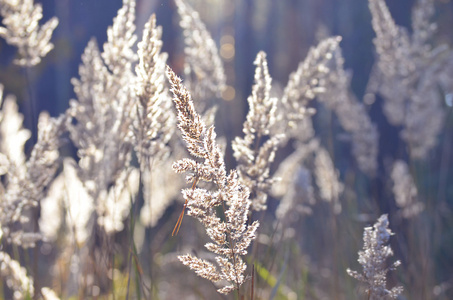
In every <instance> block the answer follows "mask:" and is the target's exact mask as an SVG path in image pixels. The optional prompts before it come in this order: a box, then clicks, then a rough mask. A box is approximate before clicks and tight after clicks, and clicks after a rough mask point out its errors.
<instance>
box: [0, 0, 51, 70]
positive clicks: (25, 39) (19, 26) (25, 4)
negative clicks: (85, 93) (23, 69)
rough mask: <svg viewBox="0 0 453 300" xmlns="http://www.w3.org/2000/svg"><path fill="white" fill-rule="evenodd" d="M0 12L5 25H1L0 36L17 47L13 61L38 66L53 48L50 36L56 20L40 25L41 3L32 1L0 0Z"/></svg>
mask: <svg viewBox="0 0 453 300" xmlns="http://www.w3.org/2000/svg"><path fill="white" fill-rule="evenodd" d="M0 15H1V16H2V18H3V20H2V23H3V25H4V26H5V27H1V26H0V37H2V38H4V39H5V40H6V42H7V43H8V44H10V45H12V46H15V47H17V49H18V52H19V58H18V59H16V60H15V61H14V62H15V63H16V64H18V65H21V66H34V65H37V64H38V63H39V62H40V61H41V58H43V57H44V56H46V55H47V53H48V52H49V51H50V50H52V49H53V47H54V46H53V44H52V43H51V42H50V39H51V38H52V33H53V31H54V29H55V28H56V27H57V25H58V19H57V18H56V17H53V18H51V19H50V20H48V21H47V22H46V23H44V24H43V25H39V21H40V20H41V19H42V16H43V15H42V6H41V4H34V3H33V0H0Z"/></svg>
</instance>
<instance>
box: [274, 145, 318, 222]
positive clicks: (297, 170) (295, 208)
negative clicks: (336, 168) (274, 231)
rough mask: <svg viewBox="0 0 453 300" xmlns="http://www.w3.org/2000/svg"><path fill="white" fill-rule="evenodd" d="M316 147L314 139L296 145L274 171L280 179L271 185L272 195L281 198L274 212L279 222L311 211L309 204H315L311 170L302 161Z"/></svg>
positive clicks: (293, 218) (296, 217)
mask: <svg viewBox="0 0 453 300" xmlns="http://www.w3.org/2000/svg"><path fill="white" fill-rule="evenodd" d="M318 147H319V142H318V140H316V139H313V140H312V141H311V142H310V143H309V144H304V145H300V146H296V150H295V151H294V152H293V153H292V154H291V155H289V156H288V157H287V158H286V159H285V160H284V161H283V162H282V163H280V165H279V167H278V169H277V171H276V172H275V176H276V177H278V178H281V179H280V180H279V181H278V182H276V183H275V184H274V185H273V186H272V196H274V197H278V198H281V200H280V204H279V205H278V207H277V210H276V212H275V214H276V216H277V218H278V219H279V220H280V221H281V222H287V223H289V222H290V221H295V220H296V219H298V218H299V216H300V215H304V214H310V213H311V212H312V211H311V206H312V205H314V204H315V195H314V188H313V180H312V172H311V171H310V170H309V169H308V168H306V167H305V166H304V161H305V160H306V159H307V158H308V157H311V154H312V153H313V152H314V151H315V150H316V149H317V148H318Z"/></svg>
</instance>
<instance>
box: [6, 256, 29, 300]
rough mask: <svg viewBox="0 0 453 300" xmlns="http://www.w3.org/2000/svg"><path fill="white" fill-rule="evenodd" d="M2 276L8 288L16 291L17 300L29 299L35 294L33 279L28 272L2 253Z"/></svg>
mask: <svg viewBox="0 0 453 300" xmlns="http://www.w3.org/2000/svg"><path fill="white" fill-rule="evenodd" d="M0 275H1V277H2V278H5V281H6V285H7V286H8V288H10V289H11V290H13V291H14V293H13V297H14V299H15V300H23V299H28V298H27V297H32V296H33V294H34V288H33V279H31V278H30V277H28V276H27V271H26V269H25V268H24V267H22V266H21V265H20V264H19V262H17V261H16V260H14V259H12V258H11V257H10V256H9V255H8V254H7V253H5V252H2V251H0Z"/></svg>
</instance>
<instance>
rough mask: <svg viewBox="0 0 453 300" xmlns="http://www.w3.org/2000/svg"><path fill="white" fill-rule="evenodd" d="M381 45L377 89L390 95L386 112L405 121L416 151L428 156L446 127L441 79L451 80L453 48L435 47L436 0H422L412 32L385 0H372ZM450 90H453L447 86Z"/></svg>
mask: <svg viewBox="0 0 453 300" xmlns="http://www.w3.org/2000/svg"><path fill="white" fill-rule="evenodd" d="M369 7H370V11H371V15H372V17H373V18H372V25H373V29H374V31H375V32H376V38H375V39H374V44H375V46H376V51H377V67H375V68H374V69H373V70H374V73H375V74H373V75H372V79H373V80H374V81H376V82H373V83H372V84H371V86H372V87H373V88H372V89H370V90H369V92H371V93H379V95H381V96H382V97H383V99H384V113H385V115H386V116H387V118H388V120H389V122H390V123H391V124H393V125H396V126H398V125H403V130H402V131H401V138H402V139H403V140H404V141H405V142H406V143H407V144H408V146H409V150H410V155H411V157H412V158H415V159H424V158H426V157H427V155H428V153H429V151H430V150H431V149H433V148H434V147H435V146H436V144H437V136H438V135H439V132H440V130H441V129H442V127H443V124H444V119H445V113H446V112H445V111H444V110H443V109H442V105H441V103H442V101H443V100H444V97H445V95H442V92H441V91H439V85H443V86H447V87H448V86H450V87H451V82H452V81H453V80H452V79H451V76H450V78H449V79H447V80H445V79H446V78H447V77H448V76H445V74H448V72H450V70H449V69H450V65H449V63H448V61H449V60H450V58H451V56H452V53H453V52H452V50H451V49H450V48H449V47H448V46H446V45H439V46H437V47H435V48H434V47H433V46H432V45H431V41H430V37H432V36H433V33H434V32H435V29H436V24H434V23H431V21H430V19H431V18H432V16H433V15H434V3H433V1H432V0H419V1H418V2H417V4H416V5H415V7H414V9H413V11H412V34H411V35H410V34H409V33H408V31H407V30H406V29H405V28H403V27H400V26H398V25H396V24H395V22H394V20H393V18H392V16H391V14H390V11H389V9H388V7H387V5H386V4H385V1H384V0H369ZM446 92H447V93H448V92H449V91H448V90H447V91H446Z"/></svg>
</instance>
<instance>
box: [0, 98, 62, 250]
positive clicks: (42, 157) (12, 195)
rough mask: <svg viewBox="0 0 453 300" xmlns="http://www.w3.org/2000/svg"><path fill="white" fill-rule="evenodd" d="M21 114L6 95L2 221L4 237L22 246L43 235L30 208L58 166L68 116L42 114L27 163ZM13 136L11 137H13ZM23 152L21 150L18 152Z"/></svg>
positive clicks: (0, 124)
mask: <svg viewBox="0 0 453 300" xmlns="http://www.w3.org/2000/svg"><path fill="white" fill-rule="evenodd" d="M22 119H23V117H22V115H20V114H19V113H18V112H17V105H16V104H15V101H14V99H13V98H12V97H7V99H6V100H5V103H4V105H3V107H2V110H1V112H0V132H1V141H2V143H1V144H2V146H3V147H2V148H0V150H1V151H2V153H1V156H0V158H1V164H2V165H3V166H2V167H3V168H4V173H5V175H6V176H5V181H4V186H3V189H2V190H4V194H3V195H2V198H3V199H2V201H1V202H0V223H1V226H2V228H3V229H2V230H3V236H4V239H5V240H6V241H7V242H8V243H14V244H16V245H20V246H22V247H33V246H34V245H35V242H36V241H37V240H39V239H40V238H41V235H40V234H39V233H37V232H27V231H29V229H28V227H30V220H29V218H28V216H27V215H28V212H29V209H31V208H33V207H35V206H37V205H38V203H39V201H41V199H43V198H44V197H45V193H46V189H47V187H48V185H49V184H50V182H51V181H52V180H53V178H54V176H55V173H56V171H57V168H58V166H59V161H58V157H59V151H58V148H59V146H60V136H61V134H62V133H63V131H64V120H65V117H64V116H61V117H59V118H56V119H54V118H50V117H49V115H48V114H47V113H45V112H43V113H41V114H40V116H39V121H38V141H37V143H36V144H35V145H34V146H33V149H32V152H31V154H30V157H29V158H28V160H27V161H26V162H24V157H25V155H24V154H23V147H24V143H25V141H26V139H27V138H28V137H29V136H30V135H29V132H28V130H25V129H23V128H22ZM11 138H12V140H11ZM16 151H20V153H16Z"/></svg>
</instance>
